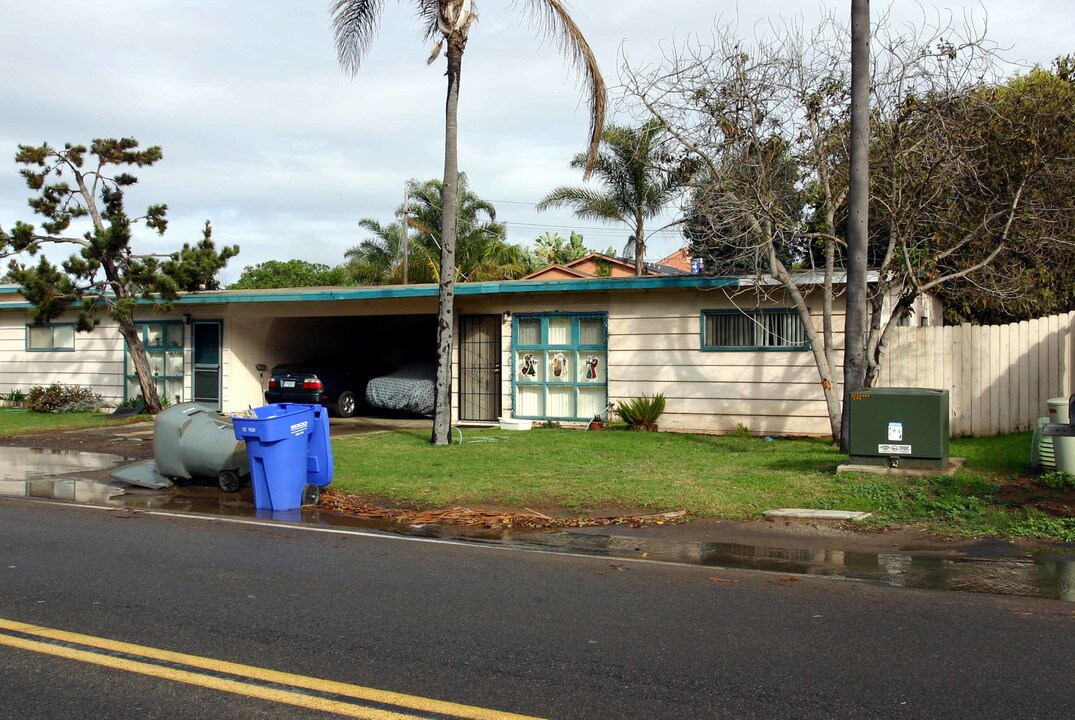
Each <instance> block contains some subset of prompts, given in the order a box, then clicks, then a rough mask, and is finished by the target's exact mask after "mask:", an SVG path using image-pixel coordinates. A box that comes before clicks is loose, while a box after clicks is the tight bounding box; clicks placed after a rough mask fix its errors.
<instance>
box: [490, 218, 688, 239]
mask: <svg viewBox="0 0 1075 720" xmlns="http://www.w3.org/2000/svg"><path fill="white" fill-rule="evenodd" d="M499 222H500V223H501V224H503V225H514V226H518V227H534V228H558V229H561V230H578V231H583V230H585V231H587V232H593V233H596V234H601V233H605V234H615V235H622V234H624V233H627V234H628V235H629V234H630V232H631V231H630V229H629V228H626V227H624V228H615V227H604V226H601V225H556V224H553V223H527V222H519V221H515V220H500V221H499ZM660 234H664V235H666V236H669V237H676V236H679V235H681V233H678V232H676V231H675V230H672V229H668V228H662V229H660V230H657V231H655V232H654V233H652V235H650V234H649V233H647V235H650V237H652V236H653V235H660Z"/></svg>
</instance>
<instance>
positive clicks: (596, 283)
mask: <svg viewBox="0 0 1075 720" xmlns="http://www.w3.org/2000/svg"><path fill="white" fill-rule="evenodd" d="M738 284H739V281H738V279H737V278H733V277H705V276H701V275H682V276H672V277H641V278H637V277H636V278H598V279H578V280H574V279H572V280H507V281H503V282H473V283H456V285H455V294H456V295H459V296H470V295H518V294H527V293H563V292H609V291H622V290H664V289H670V288H671V289H674V288H714V287H735V286H737V285H738ZM437 294H438V286H437V285H433V284H424V285H362V286H355V287H335V288H331V289H330V288H309V289H291V290H283V291H278V290H238V291H236V290H231V291H228V290H221V291H211V292H200V293H191V294H189V295H182V296H180V298H179V300H177V301H176V303H175V304H177V305H191V304H205V303H214V304H215V303H240V302H326V301H334V300H383V299H399V298H420V297H430V298H432V297H437Z"/></svg>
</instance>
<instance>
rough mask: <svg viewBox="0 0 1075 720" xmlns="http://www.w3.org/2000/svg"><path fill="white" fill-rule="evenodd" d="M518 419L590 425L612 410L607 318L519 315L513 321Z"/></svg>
mask: <svg viewBox="0 0 1075 720" xmlns="http://www.w3.org/2000/svg"><path fill="white" fill-rule="evenodd" d="M512 336H513V338H512V347H513V349H514V356H513V358H512V363H513V368H512V391H513V396H514V408H515V411H514V415H515V417H520V418H534V419H549V420H590V419H592V418H593V417H594V415H598V414H603V413H604V411H605V408H606V406H607V405H608V316H606V315H605V314H603V313H602V314H597V313H578V314H566V313H565V314H560V313H557V314H544V315H516V316H515V317H514V318H513V320H512Z"/></svg>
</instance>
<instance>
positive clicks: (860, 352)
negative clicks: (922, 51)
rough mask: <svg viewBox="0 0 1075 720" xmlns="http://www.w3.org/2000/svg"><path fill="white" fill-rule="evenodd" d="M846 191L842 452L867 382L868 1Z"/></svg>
mask: <svg viewBox="0 0 1075 720" xmlns="http://www.w3.org/2000/svg"><path fill="white" fill-rule="evenodd" d="M848 172H849V175H850V186H849V188H848V202H847V209H848V229H847V311H846V315H845V316H844V407H843V413H842V419H841V422H840V449H841V450H842V451H843V452H847V446H848V442H847V441H848V438H847V433H848V422H849V418H848V410H849V409H850V408H849V403H848V402H847V398H848V395H849V394H850V393H853V392H857V391H858V390H861V389H862V387H863V385H864V383H865V380H866V347H865V344H864V338H865V335H866V315H867V308H866V299H867V298H866V271H867V267H866V249H867V241H868V235H869V209H870V180H869V172H870V0H851V158H850V167H849V168H848Z"/></svg>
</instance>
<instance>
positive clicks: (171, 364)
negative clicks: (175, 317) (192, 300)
mask: <svg viewBox="0 0 1075 720" xmlns="http://www.w3.org/2000/svg"><path fill="white" fill-rule="evenodd" d="M183 331H184V326H183V323H182V322H174V323H173V322H167V323H139V324H138V332H139V333H141V335H142V344H143V345H145V347H146V356H147V357H148V358H149V369H150V371H151V372H152V373H153V380H154V383H155V384H156V386H157V394H158V395H160V398H161V400H167V401H168V403H169V404H171V405H175V404H176V403H178V402H182V398H183ZM124 363H125V366H124V373H125V375H126V378H127V382H126V387H125V388H124V397H125V398H126V399H130V398H136V397H139V396H140V395H141V394H142V388H141V387H140V386H139V384H138V376H137V375H136V374H135V372H134V360H133V359H132V358H131V353H130V350H129V349H128V348H125V352H124Z"/></svg>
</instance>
